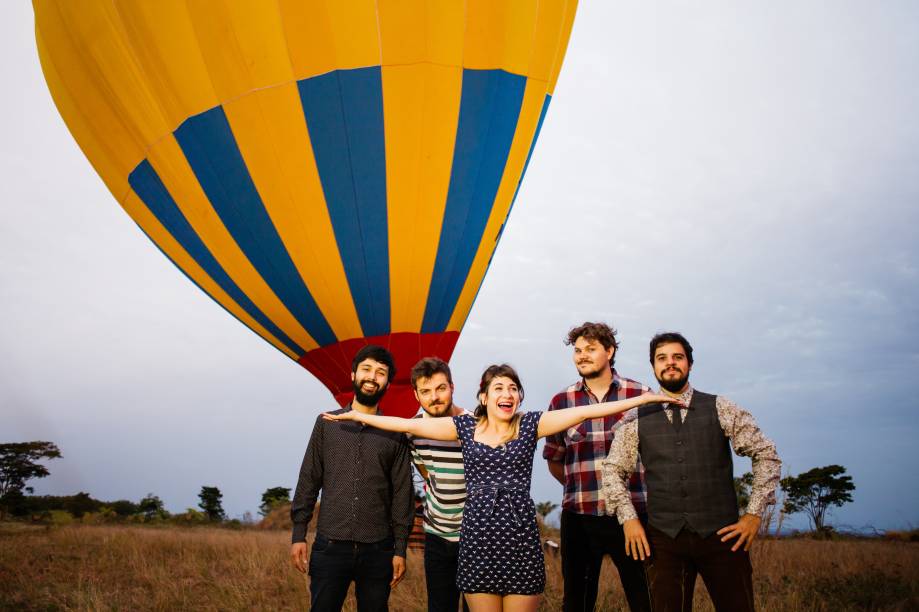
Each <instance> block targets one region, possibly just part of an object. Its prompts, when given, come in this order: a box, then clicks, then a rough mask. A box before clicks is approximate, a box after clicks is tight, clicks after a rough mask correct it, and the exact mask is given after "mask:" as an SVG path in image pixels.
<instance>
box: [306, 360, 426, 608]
mask: <svg viewBox="0 0 919 612" xmlns="http://www.w3.org/2000/svg"><path fill="white" fill-rule="evenodd" d="M395 374H396V366H395V362H394V360H393V356H392V355H391V354H390V353H389V351H387V350H386V349H384V348H382V347H380V346H373V345H370V346H365V347H364V348H362V349H361V350H360V351H358V353H357V355H355V356H354V360H353V361H352V362H351V380H352V381H353V384H354V399H353V400H352V401H351V404H350V405H349V406H347V407H345V408H341V409H340V410H337V411H335V412H332V414H341V413H344V412H348V411H350V410H355V411H358V412H363V413H366V414H382V412H381V411H380V410H379V408H378V405H379V402H380V400H381V399H382V397H383V395H384V394H385V393H386V389H387V387H388V386H389V381H390V380H392V378H393V377H394V376H395ZM320 490H321V491H322V504H321V506H320V510H319V518H318V520H317V523H316V538H315V540H314V541H313V546H312V550H311V551H310V552H309V575H310V602H311V606H310V607H311V609H312V610H321V611H325V610H341V608H342V606H343V605H344V601H345V596H346V595H347V593H348V587H349V586H350V584H351V582H354V586H355V595H356V597H357V607H358V610H361V611H363V610H368V611H369V610H387V609H388V601H389V593H390V590H391V589H392V587H394V586H395V585H396V584H398V583H399V581H400V580H402V578H403V576H404V575H405V549H406V545H407V543H408V534H409V532H410V531H411V528H412V523H413V521H414V499H413V497H414V496H413V491H412V476H411V461H410V452H409V446H408V443H407V440H406V439H405V436H404V435H403V434H397V433H391V432H388V431H383V430H381V429H377V428H375V427H369V426H365V425H362V424H361V423H357V422H354V421H327V420H324V419H323V418H322V416H321V415H320V416H318V417H317V418H316V424H315V425H314V426H313V433H312V436H311V437H310V441H309V444H308V445H307V447H306V455H305V456H304V457H303V465H302V466H301V468H300V478H299V480H298V482H297V489H296V491H295V493H294V499H293V503H292V504H291V508H290V516H291V520H292V521H293V536H292V542H293V543H292V544H291V549H290V557H291V563H292V564H293V566H294V567H295V568H296V569H297V570H298V571H300V572H303V573H305V572H306V571H307V543H306V535H307V525H309V522H310V519H311V518H312V516H313V511H314V509H315V507H316V499H317V498H318V496H319V492H320Z"/></svg>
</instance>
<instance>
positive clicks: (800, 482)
mask: <svg viewBox="0 0 919 612" xmlns="http://www.w3.org/2000/svg"><path fill="white" fill-rule="evenodd" d="M61 457H62V455H61V451H60V449H59V448H58V447H57V445H56V444H54V443H53V442H47V441H43V440H36V441H32V442H9V443H4V444H0V519H4V518H6V517H7V516H10V515H12V516H13V517H31V518H32V519H33V520H35V519H36V518H37V519H38V520H42V519H45V518H48V517H49V516H52V513H54V512H63V513H66V514H67V515H68V516H70V517H72V518H76V519H84V518H85V517H87V515H92V517H91V518H93V520H99V521H119V520H123V521H132V522H144V523H153V522H161V521H170V522H173V523H184V524H198V523H224V522H227V516H226V512H225V511H224V509H223V493H221V492H220V489H219V488H217V487H214V486H202V487H201V491H200V492H199V493H198V499H199V500H200V501H199V502H198V508H199V509H195V508H187V509H186V510H185V512H183V513H180V514H176V515H172V514H170V513H169V512H167V511H166V509H165V507H164V505H163V501H162V500H161V499H160V498H159V497H158V496H156V495H154V494H153V493H148V494H147V495H146V496H145V497H143V498H142V499H141V500H139V501H138V502H136V503H135V502H132V501H130V500H126V499H118V500H115V501H102V500H98V499H94V498H92V497H91V496H90V495H89V493H85V492H82V491H81V492H80V493H77V494H76V495H64V496H56V495H30V494H31V493H32V492H33V489H32V487H30V486H28V484H27V483H28V481H30V480H33V479H36V478H44V477H46V476H48V475H49V474H50V472H49V471H48V468H47V467H46V466H45V465H43V464H42V463H40V461H47V460H52V459H60V458H61ZM752 485H753V474H751V473H750V472H747V473H745V474H744V475H743V476H739V477H737V478H735V479H734V489H735V492H736V493H737V504H738V506H739V507H740V509H741V511H742V510H743V509H744V508H745V507H746V506H747V504H748V503H749V501H750V489H751V487H752ZM780 487H781V491H782V494H783V498H782V500H781V501H780V502H779V504H778V505H773V506H771V507H770V508H767V509H766V512H765V514H766V516H765V520H764V521H763V525H762V530H763V531H764V532H768V531H769V528H770V525H771V523H772V519H773V515H774V512H775V510H776V508H778V509H779V519H778V520H779V526H778V528H777V531H778V530H779V529H781V521H782V518H783V516H784V515H786V514H796V513H804V514H805V515H807V518H808V521H809V522H810V525H811V527H812V528H813V529H814V531H815V532H816V533H817V535H818V536H826V535H829V534H830V532H831V531H832V527H829V526H828V525H827V524H826V518H827V512H828V511H829V510H830V509H831V507H833V506H835V507H842V506H843V505H844V504H847V503H849V502H851V501H852V492H853V491H855V483H854V482H853V481H852V477H851V476H849V475H847V474H846V468H844V467H843V466H841V465H827V466H824V467H817V468H813V469H811V470H808V471H806V472H802V473H801V474H798V475H797V476H790V475H789V476H786V477H785V478H782V480H781V482H780ZM27 494H29V495H27ZM289 503H290V489H289V488H287V487H270V488H268V489H266V490H265V492H264V493H262V500H261V504H259V514H261V515H262V516H263V517H267V516H268V515H269V514H271V513H272V512H273V511H274V510H275V509H277V508H279V507H281V506H284V505H285V504H289ZM555 508H556V505H555V504H554V503H552V502H543V503H541V504H538V506H537V512H538V513H539V515H540V516H541V517H542V518H543V520H545V517H546V516H547V515H548V514H550V513H551V512H552V511H553V510H554V509H555ZM247 514H248V513H247ZM230 523H240V521H230Z"/></svg>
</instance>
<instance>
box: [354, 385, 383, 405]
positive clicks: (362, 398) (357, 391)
mask: <svg viewBox="0 0 919 612" xmlns="http://www.w3.org/2000/svg"><path fill="white" fill-rule="evenodd" d="M351 386H352V387H353V388H354V399H356V400H357V402H358V403H359V404H363V405H364V406H376V405H377V404H379V403H380V400H381V399H382V398H383V396H384V395H385V394H386V389H387V387H389V384H386V385H384V386H382V387H377V390H376V391H374V392H373V393H365V392H364V391H363V390H362V389H361V387H362V386H363V382H361V383H359V382H357V381H356V380H355V381H352V382H351Z"/></svg>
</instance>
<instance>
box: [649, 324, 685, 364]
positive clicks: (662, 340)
mask: <svg viewBox="0 0 919 612" xmlns="http://www.w3.org/2000/svg"><path fill="white" fill-rule="evenodd" d="M670 342H676V343H677V344H682V345H683V352H685V353H686V360H687V361H689V365H692V345H691V344H689V340H687V339H686V338H685V337H684V336H683V334H681V333H679V332H663V333H660V334H657V335H656V336H654V337H653V338H651V351H650V352H651V355H650V358H651V363H652V364H653V363H654V353H655V352H656V351H657V347H659V346H660V345H662V344H668V343H670Z"/></svg>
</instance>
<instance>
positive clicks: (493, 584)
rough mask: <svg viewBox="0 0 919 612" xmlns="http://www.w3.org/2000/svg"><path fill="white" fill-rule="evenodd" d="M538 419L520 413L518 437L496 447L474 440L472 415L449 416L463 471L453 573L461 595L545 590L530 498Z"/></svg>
mask: <svg viewBox="0 0 919 612" xmlns="http://www.w3.org/2000/svg"><path fill="white" fill-rule="evenodd" d="M541 416H542V413H541V412H525V413H523V414H522V415H521V418H520V432H519V434H518V436H517V438H516V439H514V440H511V441H510V442H508V443H506V444H502V445H501V446H499V447H497V448H493V447H491V446H488V445H487V444H483V443H481V442H476V441H475V440H474V439H473V435H474V433H475V424H476V419H475V417H474V416H472V415H460V416H455V417H453V422H454V423H455V424H456V433H457V435H458V436H459V439H460V441H461V442H462V448H463V469H464V470H465V473H466V490H467V497H466V506H465V508H464V509H463V524H462V527H461V529H460V549H459V564H458V565H459V566H458V569H457V575H456V584H457V586H458V587H459V590H460V591H462V592H464V593H496V594H499V595H507V594H510V593H514V594H520V595H536V594H539V593H542V592H543V591H544V590H545V587H546V566H545V561H544V560H543V554H542V547H541V546H540V540H539V528H538V527H537V526H536V508H535V507H534V505H533V500H532V499H531V498H530V481H531V477H532V474H533V454H534V452H535V451H536V440H537V437H536V427H537V425H538V424H539V419H540V417H541Z"/></svg>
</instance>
